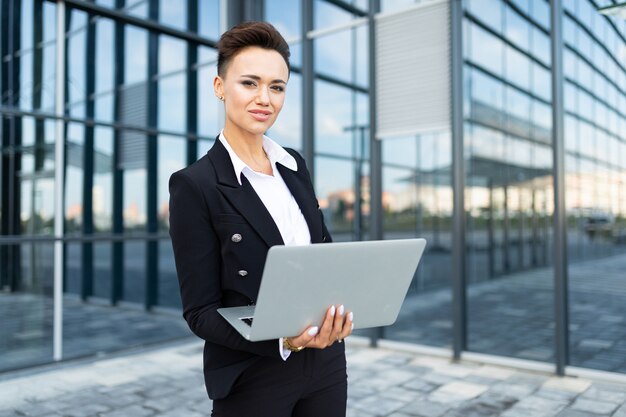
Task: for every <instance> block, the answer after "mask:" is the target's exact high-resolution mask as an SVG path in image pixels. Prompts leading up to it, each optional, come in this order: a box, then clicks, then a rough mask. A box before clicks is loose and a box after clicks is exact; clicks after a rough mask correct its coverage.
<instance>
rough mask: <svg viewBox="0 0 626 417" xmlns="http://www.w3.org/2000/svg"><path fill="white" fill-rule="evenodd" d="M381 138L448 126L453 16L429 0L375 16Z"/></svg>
mask: <svg viewBox="0 0 626 417" xmlns="http://www.w3.org/2000/svg"><path fill="white" fill-rule="evenodd" d="M376 36H377V38H376V46H375V48H376V84H377V85H376V113H377V126H378V129H377V133H376V136H377V137H379V138H382V137H388V136H394V135H408V134H417V133H420V132H425V131H431V130H439V129H448V128H449V126H450V94H451V89H450V71H451V69H450V18H449V8H448V2H447V1H440V0H437V1H431V2H428V3H424V4H421V5H419V6H416V7H414V8H411V9H408V10H405V11H403V12H402V13H393V14H383V15H380V16H378V17H377V18H376Z"/></svg>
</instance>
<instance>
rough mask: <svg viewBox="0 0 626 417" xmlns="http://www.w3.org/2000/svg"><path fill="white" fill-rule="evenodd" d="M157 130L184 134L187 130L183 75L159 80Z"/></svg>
mask: <svg viewBox="0 0 626 417" xmlns="http://www.w3.org/2000/svg"><path fill="white" fill-rule="evenodd" d="M158 91H159V101H158V103H159V106H158V107H159V112H158V120H157V125H158V127H159V129H162V130H166V131H169V132H180V133H184V132H186V130H187V121H186V115H187V100H186V99H187V94H186V92H187V78H186V74H185V73H179V74H176V75H170V76H168V77H164V78H159V81H158Z"/></svg>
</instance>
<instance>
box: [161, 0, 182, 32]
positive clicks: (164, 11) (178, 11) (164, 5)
mask: <svg viewBox="0 0 626 417" xmlns="http://www.w3.org/2000/svg"><path fill="white" fill-rule="evenodd" d="M158 7H159V21H160V22H161V23H162V24H164V25H166V26H171V27H174V28H176V29H181V30H184V29H185V28H186V26H187V2H181V1H170V0H159V6H158Z"/></svg>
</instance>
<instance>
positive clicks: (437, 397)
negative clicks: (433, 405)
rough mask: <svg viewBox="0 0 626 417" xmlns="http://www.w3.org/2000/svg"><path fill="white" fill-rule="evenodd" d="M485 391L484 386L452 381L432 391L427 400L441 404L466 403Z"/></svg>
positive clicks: (485, 387)
mask: <svg viewBox="0 0 626 417" xmlns="http://www.w3.org/2000/svg"><path fill="white" fill-rule="evenodd" d="M487 389H488V387H487V386H486V385H480V384H472V383H470V382H463V381H454V382H450V383H449V384H445V385H443V386H441V387H440V388H438V389H437V390H435V391H433V392H432V393H431V394H430V396H429V397H428V398H429V399H430V400H431V401H435V402H441V403H449V402H457V401H466V400H470V399H472V398H476V397H478V396H479V395H481V394H482V393H484V392H485V391H487Z"/></svg>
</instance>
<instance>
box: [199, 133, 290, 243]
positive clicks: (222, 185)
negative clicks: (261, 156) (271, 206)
mask: <svg viewBox="0 0 626 417" xmlns="http://www.w3.org/2000/svg"><path fill="white" fill-rule="evenodd" d="M209 158H210V159H211V161H212V162H213V166H214V167H215V173H216V176H217V181H218V184H217V188H218V190H220V192H221V193H222V194H223V195H224V197H226V199H227V200H228V201H229V202H230V204H232V206H233V207H234V208H235V209H236V210H237V211H238V212H239V213H240V214H241V215H242V216H243V217H245V219H246V220H247V221H248V223H250V225H251V226H252V228H254V230H255V231H256V232H257V233H258V234H259V236H261V238H262V239H263V240H264V241H265V243H267V245H268V246H269V247H272V246H275V245H284V242H283V238H282V236H281V235H280V231H279V230H278V227H277V226H276V223H274V219H272V215H271V214H270V213H269V211H267V209H266V208H265V205H264V204H263V202H262V201H261V199H260V198H259V196H258V195H257V193H256V192H255V191H254V188H253V187H252V185H251V184H250V182H249V181H248V179H247V178H246V176H245V175H242V176H241V185H239V182H238V181H237V177H236V176H235V168H234V167H233V164H232V162H231V160H230V155H228V151H227V150H226V148H224V145H222V143H221V142H220V141H219V139H216V141H215V144H214V145H213V147H212V148H211V150H209ZM281 172H282V171H281Z"/></svg>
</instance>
